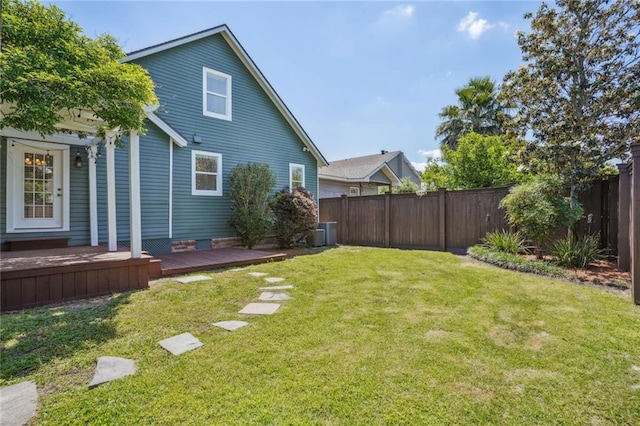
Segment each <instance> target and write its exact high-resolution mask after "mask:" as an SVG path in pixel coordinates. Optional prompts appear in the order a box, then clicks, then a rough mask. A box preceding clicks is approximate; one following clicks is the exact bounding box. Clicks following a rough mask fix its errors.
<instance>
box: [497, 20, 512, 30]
mask: <svg viewBox="0 0 640 426" xmlns="http://www.w3.org/2000/svg"><path fill="white" fill-rule="evenodd" d="M498 26H499V27H500V28H502V29H503V30H504V31H505V32H506V31H509V28H511V25H509V24H507V23H506V22H502V21H500V22H498Z"/></svg>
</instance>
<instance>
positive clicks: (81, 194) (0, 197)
mask: <svg viewBox="0 0 640 426" xmlns="http://www.w3.org/2000/svg"><path fill="white" fill-rule="evenodd" d="M7 143H10V142H9V140H7V139H3V140H2V144H1V145H2V146H1V147H0V157H1V158H0V164H1V166H0V167H1V170H0V179H1V180H2V184H1V185H0V243H2V244H3V245H4V243H5V242H6V241H7V240H20V239H24V240H31V239H37V238H69V239H70V240H69V244H70V245H74V246H77V245H88V244H90V243H91V233H90V223H89V169H88V167H87V161H86V154H85V151H84V148H81V149H80V153H81V155H82V156H83V158H84V159H85V162H84V167H82V168H77V167H75V156H76V149H77V148H76V147H74V146H72V147H71V149H70V150H69V154H68V155H69V157H70V159H69V164H70V169H69V190H70V192H71V193H70V197H71V198H70V199H69V205H70V207H69V209H70V217H69V231H63V232H12V233H7V232H6V231H7V222H6V220H7V216H6V211H7V207H8V205H7V199H6V197H7V174H6V173H7V172H6V170H7Z"/></svg>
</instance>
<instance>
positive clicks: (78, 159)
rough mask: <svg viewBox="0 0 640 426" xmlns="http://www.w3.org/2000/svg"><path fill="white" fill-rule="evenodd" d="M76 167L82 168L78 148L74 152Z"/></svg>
mask: <svg viewBox="0 0 640 426" xmlns="http://www.w3.org/2000/svg"><path fill="white" fill-rule="evenodd" d="M76 167H77V168H79V169H81V168H82V156H81V155H80V148H78V150H77V151H76Z"/></svg>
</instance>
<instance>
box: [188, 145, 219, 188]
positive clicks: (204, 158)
mask: <svg viewBox="0 0 640 426" xmlns="http://www.w3.org/2000/svg"><path fill="white" fill-rule="evenodd" d="M191 194H192V195H222V154H216V153H213V152H205V151H191Z"/></svg>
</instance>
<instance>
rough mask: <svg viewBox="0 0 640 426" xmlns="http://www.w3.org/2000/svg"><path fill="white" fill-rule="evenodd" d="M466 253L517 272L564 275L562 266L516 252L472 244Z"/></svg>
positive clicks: (554, 275)
mask: <svg viewBox="0 0 640 426" xmlns="http://www.w3.org/2000/svg"><path fill="white" fill-rule="evenodd" d="M467 254H468V255H469V256H471V257H473V258H474V259H478V260H481V261H483V262H486V263H490V264H492V265H496V266H499V267H501V268H505V269H511V270H513V271H519V272H529V273H532V274H538V275H545V276H549V277H565V276H566V274H565V271H564V270H563V269H562V268H559V267H557V266H554V265H551V264H549V263H546V262H540V261H533V260H527V259H524V258H522V257H520V256H518V255H517V254H511V253H501V252H497V251H491V250H489V249H487V248H486V247H482V246H473V247H469V250H467Z"/></svg>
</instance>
